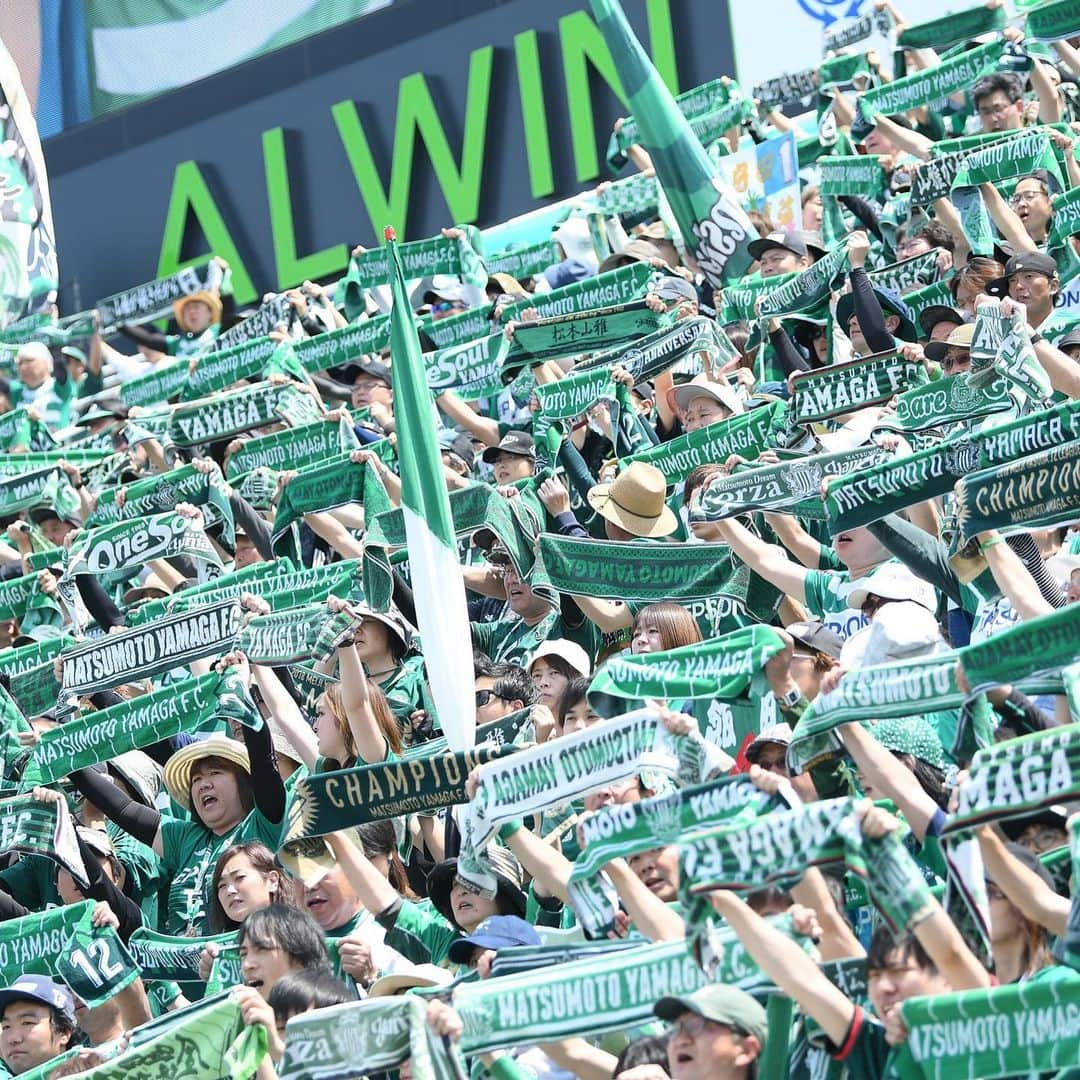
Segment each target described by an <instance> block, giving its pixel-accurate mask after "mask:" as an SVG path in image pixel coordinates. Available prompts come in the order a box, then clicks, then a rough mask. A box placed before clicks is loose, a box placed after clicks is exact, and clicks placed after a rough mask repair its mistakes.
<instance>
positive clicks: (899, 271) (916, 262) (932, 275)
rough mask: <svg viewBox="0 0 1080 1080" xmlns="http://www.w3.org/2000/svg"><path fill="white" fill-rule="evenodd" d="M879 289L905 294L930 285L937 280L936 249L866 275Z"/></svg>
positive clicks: (890, 264)
mask: <svg viewBox="0 0 1080 1080" xmlns="http://www.w3.org/2000/svg"><path fill="white" fill-rule="evenodd" d="M867 276H868V277H869V278H870V280H871V281H872V282H873V283H874V285H875V287H876V288H879V289H892V290H893V292H896V293H902V294H906V293H908V292H911V291H912V290H914V289H919V288H924V287H925V286H927V285H932V284H933V283H934V282H935V281H937V278H938V249H937V248H932V249H931V250H930V251H924V252H923V253H922V254H921V255H912V257H911V258H910V259H903V260H902V261H900V262H895V263H889V264H888V266H882V267H881V268H880V269H878V270H871V271H870V273H869V274H868V275H867Z"/></svg>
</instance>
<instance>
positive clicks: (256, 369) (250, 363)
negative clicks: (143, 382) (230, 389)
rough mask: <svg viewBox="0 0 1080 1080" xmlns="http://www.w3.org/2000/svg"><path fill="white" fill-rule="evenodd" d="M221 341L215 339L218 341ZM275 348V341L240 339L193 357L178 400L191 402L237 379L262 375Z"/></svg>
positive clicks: (264, 338)
mask: <svg viewBox="0 0 1080 1080" xmlns="http://www.w3.org/2000/svg"><path fill="white" fill-rule="evenodd" d="M239 325H240V326H243V325H244V324H243V323H240V324H239ZM234 329H235V328H234ZM270 329H271V330H272V329H273V327H271V328H270ZM230 333H231V331H230ZM223 336H224V335H223ZM221 340H222V338H218V341H219V342H220V341H221ZM276 348H277V342H276V341H271V340H270V338H268V337H256V338H252V339H251V340H242V341H240V342H238V343H237V344H235V345H233V346H232V347H230V348H226V349H217V350H215V351H213V352H205V353H202V354H201V355H199V356H198V357H197V358H196V361H195V369H194V371H192V372H191V373H190V375H189V376H188V378H187V382H186V384H185V385H184V387H183V389H182V390H181V393H180V397H181V398H182V399H183V400H184V401H192V400H194V399H195V398H202V397H207V396H209V395H210V394H213V393H215V392H216V391H218V390H224V389H225V387H227V386H232V384H233V383H235V382H239V381H240V380H241V379H251V378H254V377H255V376H257V375H259V374H260V373H261V372H262V369H263V366H264V365H265V364H266V362H267V361H268V360H269V359H270V357H271V356H273V354H274V350H275V349H276Z"/></svg>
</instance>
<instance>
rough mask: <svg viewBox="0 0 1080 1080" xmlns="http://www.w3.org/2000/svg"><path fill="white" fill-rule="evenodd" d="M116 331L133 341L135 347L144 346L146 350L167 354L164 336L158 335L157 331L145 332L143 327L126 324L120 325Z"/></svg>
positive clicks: (166, 343)
mask: <svg viewBox="0 0 1080 1080" xmlns="http://www.w3.org/2000/svg"><path fill="white" fill-rule="evenodd" d="M116 329H117V330H119V331H120V333H121V334H123V335H124V337H126V338H127V339H128V340H130V341H134V342H135V344H136V345H145V346H146V347H147V348H148V349H154V350H156V351H157V352H168V347H167V346H168V342H167V341H166V340H165V335H164V334H160V333H158V331H157V330H147V328H146V327H145V326H129V325H127V324H126V323H121V324H120V325H119V326H118V327H117V328H116Z"/></svg>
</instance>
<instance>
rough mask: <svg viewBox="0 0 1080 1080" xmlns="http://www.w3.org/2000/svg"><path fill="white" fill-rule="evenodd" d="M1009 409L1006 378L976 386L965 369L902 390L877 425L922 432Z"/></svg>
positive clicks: (1011, 401) (1010, 405) (890, 428)
mask: <svg viewBox="0 0 1080 1080" xmlns="http://www.w3.org/2000/svg"><path fill="white" fill-rule="evenodd" d="M1012 408H1013V399H1012V397H1011V396H1010V395H1009V383H1008V380H1006V379H1004V378H999V379H995V380H994V381H993V382H991V383H990V384H989V385H988V386H984V387H976V386H973V385H972V383H971V379H970V377H969V374H968V373H967V372H965V373H964V374H962V375H950V376H947V377H946V378H944V379H935V380H933V381H932V382H928V383H927V384H926V385H925V386H917V387H915V389H913V390H905V391H904V393H902V394H901V395H900V396H899V397H898V398H897V400H896V410H895V412H894V413H892V414H891V415H886V416H883V417H882V418H881V419H880V420H879V421H878V424H877V426H878V428H886V429H888V430H890V431H925V430H926V429H927V428H943V427H949V426H951V425H952V424H965V423H968V422H969V421H972V420H977V419H979V418H980V417H983V416H990V415H991V414H993V413H999V412H1007V411H1008V410H1010V409H1012Z"/></svg>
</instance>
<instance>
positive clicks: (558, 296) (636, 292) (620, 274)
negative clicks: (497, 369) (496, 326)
mask: <svg viewBox="0 0 1080 1080" xmlns="http://www.w3.org/2000/svg"><path fill="white" fill-rule="evenodd" d="M654 274H655V271H654V270H653V268H652V267H651V266H649V265H648V264H647V263H643V262H635V263H631V264H630V265H629V266H620V267H618V268H617V269H615V270H607V271H605V272H604V273H603V274H596V275H594V276H593V277H587V278H582V280H581V281H574V282H571V283H570V284H569V285H562V286H560V287H559V288H557V289H552V290H551V292H546V293H540V294H538V295H536V296H529V297H526V298H524V299H522V300H516V301H515V302H514V303H513V304H509V305H507V307H505V308H504V309H503V312H502V316H501V322H502V325H504V326H505V325H506V324H507V323H508V322H510V321H511V320H514V321H517V320H520V318H521V316H522V314H523V312H524V311H525V310H526V309H527V308H535V309H536V314H537V316H538V317H539V318H541V319H552V318H556V317H557V316H562V315H580V314H581V313H582V312H586V311H595V310H596V309H597V308H608V307H614V306H616V305H620V304H630V303H633V302H634V301H635V300H641V299H643V298H644V296H645V293H646V291H647V289H648V286H649V282H650V281H651V280H652V278H653V276H654ZM443 321H448V320H443ZM474 336H475V335H474Z"/></svg>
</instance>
